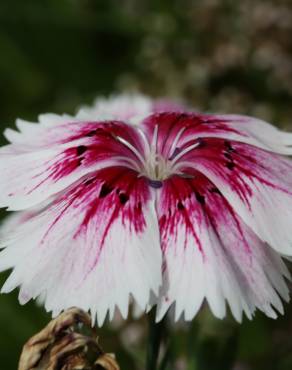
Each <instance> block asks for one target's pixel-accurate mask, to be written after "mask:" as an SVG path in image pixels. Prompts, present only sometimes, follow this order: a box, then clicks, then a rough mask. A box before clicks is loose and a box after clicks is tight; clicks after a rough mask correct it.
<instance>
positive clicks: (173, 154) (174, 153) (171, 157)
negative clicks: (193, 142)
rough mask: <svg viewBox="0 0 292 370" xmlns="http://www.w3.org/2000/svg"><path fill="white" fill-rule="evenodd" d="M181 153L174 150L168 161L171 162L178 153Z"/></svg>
mask: <svg viewBox="0 0 292 370" xmlns="http://www.w3.org/2000/svg"><path fill="white" fill-rule="evenodd" d="M180 152H181V149H180V148H175V149H174V152H173V153H172V155H171V156H170V157H169V158H168V160H170V161H172V160H173V159H174V158H175V157H176V156H177V155H178V154H179V153H180Z"/></svg>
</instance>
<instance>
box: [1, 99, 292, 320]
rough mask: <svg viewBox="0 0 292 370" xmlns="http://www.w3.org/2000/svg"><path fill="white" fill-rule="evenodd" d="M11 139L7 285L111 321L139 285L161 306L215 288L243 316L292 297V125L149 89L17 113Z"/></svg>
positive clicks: (179, 305)
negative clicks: (196, 105)
mask: <svg viewBox="0 0 292 370" xmlns="http://www.w3.org/2000/svg"><path fill="white" fill-rule="evenodd" d="M17 127H18V130H19V131H15V130H11V129H8V130H6V131H5V136H6V138H7V139H8V140H9V141H10V144H9V145H6V146H4V147H3V148H2V149H1V150H0V173H1V182H0V206H1V207H8V210H11V211H21V212H20V213H16V215H15V216H12V217H13V218H12V219H11V220H10V221H8V224H6V225H5V224H4V226H3V229H2V247H3V248H4V249H3V251H2V252H1V253H0V270H6V269H9V268H12V269H13V271H12V273H11V275H10V277H9V278H8V280H7V281H6V283H5V284H4V286H3V288H2V292H9V291H11V290H12V289H14V288H16V287H17V286H19V287H20V292H19V299H20V302H21V303H25V302H27V301H28V300H29V299H31V298H37V297H41V299H42V300H43V302H44V305H45V308H46V309H47V310H48V311H52V312H53V314H54V315H56V314H58V313H59V312H60V311H62V310H64V309H66V308H69V307H71V306H78V307H80V308H82V309H84V310H90V311H91V314H92V316H93V317H97V321H98V323H99V325H101V324H102V323H103V321H104V319H105V317H106V315H107V313H109V317H110V318H112V316H113V314H114V311H115V308H116V307H118V308H119V310H120V312H121V313H122V315H123V316H124V317H126V316H127V313H128V306H129V302H130V297H131V298H133V299H134V301H135V302H136V303H137V304H138V306H139V307H141V308H142V309H145V308H146V307H149V305H150V306H151V305H157V320H160V319H161V318H162V317H163V316H164V315H165V313H166V312H167V310H168V309H169V307H170V306H171V305H172V304H174V303H175V318H176V319H178V318H180V317H182V316H183V317H184V319H185V320H191V319H192V318H193V317H194V316H195V315H196V313H197V312H198V310H199V308H200V307H201V305H202V302H203V301H204V300H206V301H207V302H208V303H209V306H210V308H211V310H212V312H213V314H214V315H215V316H216V317H219V318H223V317H224V316H225V315H226V302H227V303H228V304H229V307H230V310H231V312H232V314H233V316H234V317H235V318H236V320H238V321H241V319H242V314H243V312H244V313H245V314H246V316H247V317H248V318H251V317H252V316H253V314H254V312H255V310H256V308H258V309H259V310H261V311H263V312H264V313H265V314H266V315H268V316H269V317H276V316H277V311H279V312H282V311H283V306H282V302H281V299H280V297H282V298H283V299H284V300H286V301H288V300H289V291H288V288H287V285H286V282H285V278H287V279H289V277H290V275H289V272H288V270H287V268H286V266H285V264H284V263H283V261H282V257H281V255H291V252H292V234H291V232H290V230H291V226H292V190H291V189H292V187H291V185H292V175H291V173H292V172H291V170H292V163H291V162H290V161H289V160H288V159H287V158H285V157H284V156H285V155H290V154H291V153H292V147H291V145H292V134H290V133H285V132H282V131H280V130H278V129H276V128H275V127H273V126H272V125H270V124H268V123H265V122H263V121H261V120H258V119H255V118H251V117H246V116H238V115H212V114H201V113H198V112H190V111H186V110H185V108H183V107H179V106H177V105H173V104H171V103H167V102H163V104H161V103H159V102H155V101H151V100H150V99H148V98H146V97H143V96H137V97H131V96H127V97H123V96H122V97H116V98H114V99H112V100H109V101H102V102H100V101H97V102H96V105H95V107H94V108H91V109H90V108H86V109H82V110H81V111H80V112H79V113H77V115H76V116H74V117H70V116H67V115H64V116H56V115H51V114H49V115H42V116H40V117H39V124H33V123H28V122H24V121H17Z"/></svg>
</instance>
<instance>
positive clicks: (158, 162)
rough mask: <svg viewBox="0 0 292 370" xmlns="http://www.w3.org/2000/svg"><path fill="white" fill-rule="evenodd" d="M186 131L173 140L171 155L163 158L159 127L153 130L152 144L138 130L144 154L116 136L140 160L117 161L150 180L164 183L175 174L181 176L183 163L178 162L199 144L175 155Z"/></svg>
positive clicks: (121, 159) (156, 126)
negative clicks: (159, 146)
mask: <svg viewBox="0 0 292 370" xmlns="http://www.w3.org/2000/svg"><path fill="white" fill-rule="evenodd" d="M184 131H185V128H184V127H183V128H182V129H180V130H179V132H178V133H177V135H176V137H175V138H174V140H173V143H172V145H171V148H170V150H169V155H167V156H162V155H161V154H159V153H158V148H157V144H158V125H155V127H154V130H153V136H152V140H151V142H149V140H148V139H147V137H146V135H145V133H144V132H143V131H142V130H140V129H138V132H139V134H140V136H141V138H142V140H143V143H144V153H141V152H140V151H139V150H138V149H137V148H136V147H135V146H134V145H132V144H131V143H129V142H128V141H127V140H126V139H124V138H122V137H120V136H116V139H117V140H118V141H119V142H120V143H122V144H123V145H125V146H126V147H127V148H128V149H130V150H131V151H132V153H133V154H134V155H135V156H136V158H137V159H138V161H137V160H135V159H132V158H129V157H124V156H119V157H115V159H117V160H119V161H121V163H123V164H125V165H126V166H127V167H129V168H132V169H134V170H135V171H137V172H138V173H139V176H145V177H147V178H148V179H150V180H156V181H162V180H165V179H167V178H168V177H170V176H171V175H173V174H178V175H180V174H181V171H180V168H181V165H182V163H185V162H179V163H178V161H179V160H180V159H181V158H182V157H183V156H184V155H185V154H187V153H189V152H190V151H191V150H193V149H195V148H196V147H197V146H198V145H199V143H195V144H192V145H190V146H189V147H187V148H185V149H183V150H181V151H179V152H178V154H176V155H175V151H176V149H179V148H178V147H177V144H178V142H179V140H180V138H181V136H182V134H183V132H184ZM173 156H174V158H172V157H173Z"/></svg>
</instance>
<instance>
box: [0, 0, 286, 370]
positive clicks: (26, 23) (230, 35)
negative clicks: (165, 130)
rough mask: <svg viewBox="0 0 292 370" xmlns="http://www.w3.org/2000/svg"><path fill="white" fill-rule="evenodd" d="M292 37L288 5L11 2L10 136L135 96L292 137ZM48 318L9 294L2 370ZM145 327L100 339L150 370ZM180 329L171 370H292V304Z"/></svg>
mask: <svg viewBox="0 0 292 370" xmlns="http://www.w3.org/2000/svg"><path fill="white" fill-rule="evenodd" d="M291 32H292V3H291V1H289V0H286V1H285V0H273V1H272V0H265V1H261V0H243V1H233V0H222V1H219V0H197V1H191V0H176V1H175V0H136V1H134V0H25V1H23V0H1V1H0V51H1V54H0V101H1V104H0V118H1V119H0V122H1V125H2V127H1V129H2V131H3V130H4V128H5V127H6V126H9V125H13V124H14V120H15V118H16V117H22V118H25V119H28V120H36V118H37V115H38V114H39V113H43V112H48V111H50V112H56V113H63V112H68V113H73V112H74V111H75V109H76V107H77V106H78V105H80V104H84V103H90V102H91V101H92V100H93V98H94V97H96V96H97V95H103V94H110V93H112V92H117V91H124V90H127V91H129V90H130V91H131V90H132V91H133V90H139V91H142V92H145V93H148V94H150V95H152V96H169V97H174V98H184V99H186V101H187V102H188V103H189V104H190V105H192V106H194V107H196V108H197V109H200V110H207V111H220V112H226V113H228V112H233V113H244V114H251V115H255V116H257V117H260V118H264V119H266V120H269V121H271V122H273V123H276V124H278V125H281V126H282V127H284V128H289V127H290V128H292V125H291V116H292V105H291V98H292V38H291ZM1 140H2V143H4V139H1ZM0 176H1V174H0ZM6 275H7V274H2V276H1V281H4V278H5V276H6ZM48 320H49V315H48V314H45V312H44V310H43V309H42V308H40V307H37V306H36V305H35V304H34V303H30V304H28V305H26V306H24V307H21V306H20V305H19V304H18V302H17V293H13V294H11V295H5V296H0V368H1V369H5V370H14V369H16V367H17V361H18V356H19V353H20V350H21V346H22V344H23V343H24V342H25V340H27V339H28V337H29V336H31V335H32V334H34V333H35V332H37V331H38V330H40V329H41V328H42V326H44V324H45V323H46V322H47V321H48ZM144 321H145V319H143V318H142V319H140V320H138V321H135V320H129V321H128V322H125V323H124V322H122V321H120V320H119V319H117V320H116V321H115V323H114V324H113V325H112V326H108V327H105V328H103V329H102V330H101V331H100V336H101V342H102V344H103V345H104V347H105V349H106V350H107V351H113V352H116V353H117V356H118V358H119V361H120V363H121V365H122V368H123V369H126V368H127V369H133V370H135V369H142V367H143V358H144V357H143V356H144V353H143V348H144V344H145V334H146V333H145V329H146V325H145V322H144ZM171 328H172V329H171V330H170V333H169V334H168V336H169V339H170V340H171V348H172V352H173V354H172V357H176V358H178V360H177V361H176V363H175V365H172V367H171V369H172V370H174V369H177V370H179V369H187V370H228V369H234V370H290V369H291V368H292V340H291V334H292V305H290V306H286V314H285V316H283V317H281V318H279V319H278V320H277V321H273V320H269V319H267V318H265V317H264V316H263V315H261V314H257V315H256V319H255V320H254V321H252V322H249V321H248V320H244V322H243V324H242V325H237V324H236V323H235V322H234V321H233V320H231V319H226V320H224V321H222V322H221V321H219V320H216V319H214V318H212V316H211V315H210V314H209V312H208V310H203V312H202V313H201V314H200V315H199V317H198V318H197V319H196V320H194V321H193V323H191V324H188V325H177V326H176V327H172V326H171ZM134 362H135V363H136V364H137V365H134Z"/></svg>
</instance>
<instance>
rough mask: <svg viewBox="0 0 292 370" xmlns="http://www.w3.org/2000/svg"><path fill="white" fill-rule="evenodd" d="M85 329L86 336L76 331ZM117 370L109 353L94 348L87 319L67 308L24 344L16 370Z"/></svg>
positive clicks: (77, 311)
mask: <svg viewBox="0 0 292 370" xmlns="http://www.w3.org/2000/svg"><path fill="white" fill-rule="evenodd" d="M81 327H82V329H86V330H87V331H88V332H89V335H84V334H82V333H81V332H80V328H81ZM102 369H104V370H119V369H120V368H119V365H118V364H117V362H116V360H115V356H114V355H113V354H106V353H104V351H103V350H102V349H101V347H100V346H99V345H98V342H97V338H96V333H95V330H94V329H93V328H92V327H91V319H90V316H89V315H88V314H87V313H85V312H83V311H81V310H79V309H77V308H71V309H69V310H67V311H65V312H63V313H62V314H61V315H60V316H58V317H57V318H56V319H54V320H52V321H51V322H50V323H49V324H48V325H47V326H46V327H45V328H44V329H43V330H42V331H40V332H39V333H38V334H36V335H34V336H33V337H32V338H30V339H29V341H28V342H27V343H26V344H25V345H24V347H23V350H22V354H21V357H20V361H19V365H18V370H102Z"/></svg>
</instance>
